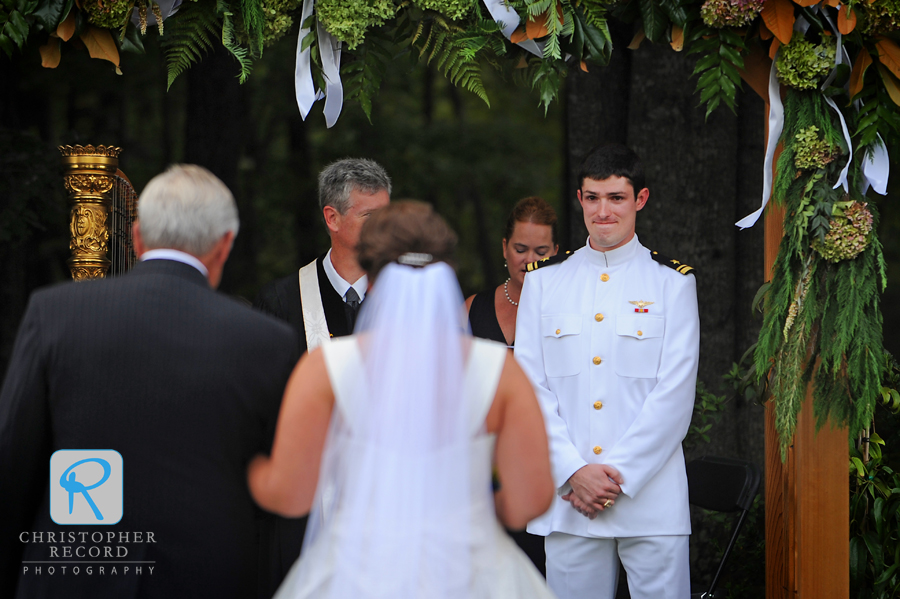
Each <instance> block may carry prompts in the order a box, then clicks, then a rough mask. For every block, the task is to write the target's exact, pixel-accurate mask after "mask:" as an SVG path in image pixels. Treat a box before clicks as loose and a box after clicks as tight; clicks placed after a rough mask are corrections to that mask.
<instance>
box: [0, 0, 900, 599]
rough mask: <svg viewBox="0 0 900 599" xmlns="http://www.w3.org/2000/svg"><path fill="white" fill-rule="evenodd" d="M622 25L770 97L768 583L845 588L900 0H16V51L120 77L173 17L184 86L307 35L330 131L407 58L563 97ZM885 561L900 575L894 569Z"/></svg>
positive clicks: (897, 121) (0, 8) (302, 48)
mask: <svg viewBox="0 0 900 599" xmlns="http://www.w3.org/2000/svg"><path fill="white" fill-rule="evenodd" d="M610 20H618V21H621V22H624V23H631V24H632V26H633V28H634V32H635V33H634V37H633V39H632V41H631V44H630V45H629V46H628V47H629V48H632V49H634V48H637V47H638V46H639V45H641V44H642V43H645V42H647V43H660V44H669V45H670V46H671V48H672V50H673V51H675V52H686V53H688V54H695V55H696V57H697V61H696V66H695V69H694V75H696V76H698V79H697V92H698V94H699V99H700V104H701V105H704V106H705V109H706V114H707V116H708V115H709V114H710V113H711V112H712V111H713V110H716V109H717V108H720V107H722V106H725V107H728V108H731V109H732V110H733V109H734V107H735V101H736V100H735V99H736V91H737V89H738V88H739V87H740V86H741V81H742V80H743V81H744V82H746V83H747V84H749V85H750V86H751V87H752V88H753V89H754V90H755V91H757V92H758V93H759V94H760V96H762V98H763V99H764V101H765V102H766V105H767V114H768V119H767V123H766V138H767V141H766V155H765V162H764V170H763V173H762V177H763V181H764V185H763V193H762V197H761V199H760V208H759V210H757V211H756V212H754V213H753V214H750V215H748V216H747V217H745V218H744V219H742V220H741V221H739V222H738V223H736V224H737V226H739V227H742V228H743V227H750V226H753V225H754V223H756V221H757V220H758V219H759V218H760V217H761V216H762V215H763V213H764V210H765V209H766V207H767V203H768V202H769V200H770V199H771V200H772V205H771V206H768V210H767V211H766V212H765V221H766V223H765V226H766V246H767V249H766V271H767V272H769V273H770V276H771V279H770V281H769V283H767V284H766V285H765V286H764V288H763V289H761V294H760V297H761V298H762V301H763V303H764V314H765V316H764V321H763V326H762V330H761V332H760V335H759V341H758V344H757V346H756V349H755V352H754V362H755V372H756V376H757V377H759V378H760V379H765V380H767V381H768V388H769V392H770V396H771V401H770V402H769V404H768V405H769V409H768V422H767V431H766V437H767V440H766V447H767V464H766V469H767V481H766V494H767V501H766V506H767V517H766V521H767V575H768V582H767V587H768V593H767V594H768V596H769V597H776V596H778V597H781V596H787V594H793V593H798V594H800V595H802V596H806V597H813V596H815V597H847V596H848V593H849V578H848V576H849V575H848V574H847V570H848V567H847V564H848V563H849V562H850V560H851V555H850V547H849V543H848V540H849V539H848V537H849V532H848V529H847V527H846V526H847V524H846V523H847V522H848V521H849V507H848V498H847V495H848V494H847V464H848V453H847V446H848V437H852V438H857V437H862V438H863V439H864V441H865V442H866V443H876V444H877V443H879V442H880V441H881V440H880V439H879V438H878V437H877V435H875V434H874V433H873V432H872V433H870V432H868V431H869V430H870V428H869V427H870V424H871V422H872V417H873V413H874V409H875V406H876V404H877V402H879V401H882V393H881V392H882V388H881V385H882V377H883V375H884V370H885V360H886V358H885V352H884V349H883V346H882V319H881V313H880V308H879V293H880V292H881V291H882V290H883V289H884V287H885V285H886V283H887V280H886V268H885V263H884V258H883V256H882V251H881V243H880V242H879V239H878V236H877V222H878V213H877V210H876V207H875V205H874V204H873V203H872V202H869V201H867V199H866V194H867V192H868V191H869V190H870V189H872V190H874V191H875V192H876V193H878V194H882V195H884V194H885V193H886V190H887V182H888V171H889V155H888V151H889V149H895V148H898V141H900V45H898V43H897V41H896V40H898V39H900V36H898V30H900V0H793V1H792V0H705V1H702V0H508V1H504V0H366V1H361V0H360V1H349V2H348V1H347V0H185V1H182V0H161V1H160V2H156V1H155V0H2V2H0V48H2V49H3V51H4V52H5V53H6V54H8V55H12V53H13V52H16V51H18V50H20V49H22V48H24V47H25V46H26V42H28V41H29V39H30V40H31V41H32V42H33V43H34V45H38V46H39V48H38V51H39V52H40V56H41V61H42V65H43V66H44V67H48V68H55V67H57V66H58V65H59V62H60V56H61V53H62V52H63V51H66V52H70V51H81V48H82V47H83V48H84V49H86V50H87V51H88V52H89V53H90V55H91V56H92V57H94V58H98V59H102V60H106V61H109V62H110V63H111V65H112V66H113V68H115V69H116V71H117V72H121V71H120V67H121V64H120V52H128V51H141V50H142V49H143V41H142V35H143V34H144V33H145V32H146V30H147V27H152V26H156V27H158V28H159V32H160V33H161V34H163V35H162V38H161V45H162V47H163V50H164V54H165V60H166V62H167V69H168V83H169V85H171V84H172V82H173V81H174V80H175V78H177V77H178V76H179V75H180V74H181V73H183V72H184V71H185V70H186V69H187V68H189V67H190V66H191V64H192V63H194V62H196V61H198V60H200V59H201V58H202V56H203V55H204V53H205V52H206V51H208V50H209V49H211V48H213V47H214V46H215V45H218V44H221V45H222V46H224V47H225V48H226V49H227V50H228V51H229V52H230V53H231V54H232V55H233V56H234V58H235V59H236V65H237V67H236V76H238V77H239V78H240V80H241V81H242V82H243V81H244V80H246V78H247V77H249V76H250V75H251V71H252V66H253V60H254V59H255V58H258V57H260V56H262V55H263V53H264V51H265V49H266V48H267V47H268V46H270V45H271V44H273V43H296V45H297V55H296V71H295V89H296V96H297V103H298V107H299V109H300V111H301V113H302V114H303V116H304V118H305V117H306V115H307V114H308V113H309V111H310V108H311V107H312V105H313V103H315V102H316V101H319V100H323V101H324V116H325V119H326V123H327V124H328V126H329V127H330V126H331V125H333V124H334V123H335V122H336V121H337V119H338V118H339V116H340V113H341V109H342V106H343V102H344V101H345V99H347V100H353V101H356V102H358V103H359V104H360V106H361V107H362V109H363V111H365V113H366V114H367V115H369V116H370V115H371V108H372V102H373V101H375V99H376V97H377V93H378V89H379V86H380V84H381V80H382V77H383V75H384V73H385V70H386V68H387V65H388V64H390V63H392V62H395V61H397V60H401V59H402V60H410V61H412V62H417V61H419V62H426V63H428V64H429V65H432V66H433V67H434V68H436V69H437V70H438V71H440V72H441V73H443V74H444V75H445V76H446V77H447V79H449V80H450V81H451V82H452V83H453V84H454V85H457V86H459V87H463V88H465V89H467V90H468V91H470V92H472V93H474V94H476V95H477V96H478V97H480V98H481V99H482V100H484V101H485V102H486V103H488V105H489V104H490V98H489V96H488V93H487V91H486V89H485V87H484V85H483V83H482V76H481V75H482V71H483V69H487V68H494V69H498V70H500V71H502V72H503V73H504V74H506V75H508V76H510V77H511V78H512V79H514V80H515V81H517V82H519V83H521V84H524V85H526V86H530V87H532V88H533V89H536V90H538V92H539V95H540V98H541V102H542V104H543V105H544V107H545V108H546V107H547V106H549V104H550V103H551V102H553V100H554V99H556V97H557V94H558V91H559V88H560V85H561V81H562V79H563V78H564V77H565V75H566V72H567V71H568V69H583V70H588V69H590V68H592V67H593V66H595V65H605V64H606V63H607V62H608V61H609V59H610V56H611V53H612V51H613V43H612V37H611V36H610V32H609V29H608V26H607V23H608V22H609V21H610ZM296 24H299V34H298V36H297V38H296V39H295V38H293V36H290V39H287V38H288V35H287V34H289V33H290V32H291V31H294V30H296V29H297V28H298V27H297V25H296ZM801 407H802V408H803V409H802V410H801ZM895 407H897V406H895ZM817 431H818V434H817ZM857 469H858V474H859V476H860V477H865V476H867V474H868V473H867V471H866V464H865V463H862V462H860V463H859V465H858V466H857ZM878 491H879V492H881V493H883V494H884V493H890V490H889V489H882V490H878ZM874 496H875V491H873V498H874ZM835 523H842V524H840V525H836V524H835ZM862 544H863V542H862V541H860V545H862ZM856 550H857V551H862V552H865V551H868V553H866V554H865V555H862V556H858V555H856V554H854V555H853V556H852V557H853V559H854V560H860V559H863V560H865V559H867V556H873V555H874V553H875V552H874V550H873V549H872V547H866V546H863V547H861V548H860V547H858V546H857V547H856ZM874 559H875V560H876V561H877V559H878V558H874ZM883 565H884V564H882V566H883ZM876 575H878V576H880V577H881V578H883V579H884V580H882V583H889V584H890V585H891V586H894V585H898V586H900V572H898V570H897V566H896V565H895V566H894V570H893V571H889V569H888V568H883V569H882V571H881V572H876Z"/></svg>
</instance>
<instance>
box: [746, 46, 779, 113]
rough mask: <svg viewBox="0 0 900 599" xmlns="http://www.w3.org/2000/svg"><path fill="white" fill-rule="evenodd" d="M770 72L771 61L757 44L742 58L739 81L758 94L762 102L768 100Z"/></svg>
mask: <svg viewBox="0 0 900 599" xmlns="http://www.w3.org/2000/svg"><path fill="white" fill-rule="evenodd" d="M771 70H772V60H771V59H770V58H767V57H766V53H765V50H763V48H762V46H760V45H759V44H754V45H753V49H752V50H750V52H749V53H748V54H747V56H745V57H744V67H743V68H741V69H738V73H740V75H741V79H743V80H744V81H746V82H747V83H748V84H749V85H750V87H751V88H752V89H753V91H755V92H756V93H757V94H759V97H760V98H762V99H763V100H764V101H766V100H768V99H769V73H770V72H771Z"/></svg>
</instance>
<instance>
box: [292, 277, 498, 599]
mask: <svg viewBox="0 0 900 599" xmlns="http://www.w3.org/2000/svg"><path fill="white" fill-rule="evenodd" d="M467 328H468V325H467V321H466V315H465V308H464V305H463V298H462V294H461V292H460V289H459V284H458V283H457V280H456V276H455V274H454V272H453V269H452V268H451V267H450V266H448V265H447V264H445V263H443V262H438V263H435V264H429V265H427V266H425V267H424V268H414V267H412V266H406V265H402V264H396V263H391V264H389V265H388V266H386V267H385V268H384V269H383V270H382V271H381V273H380V274H379V275H378V280H377V282H376V283H375V286H374V287H373V289H372V291H371V293H370V294H369V295H368V296H367V298H366V301H365V303H364V304H363V308H362V311H361V313H360V317H359V321H358V323H357V327H356V334H357V338H356V339H357V344H358V347H359V352H360V353H359V355H361V358H362V360H361V361H362V368H358V369H355V370H354V371H352V372H349V373H348V372H346V370H345V371H344V375H342V376H349V377H351V378H353V379H354V380H355V383H354V385H353V386H352V388H354V389H355V393H354V399H353V402H352V403H353V405H354V406H355V407H356V408H355V409H354V410H353V411H354V413H343V411H342V410H341V409H340V407H339V402H336V408H335V410H334V416H333V417H332V423H331V428H330V431H329V436H328V440H327V441H326V446H325V451H324V454H323V459H322V468H321V472H320V479H319V485H318V488H317V499H316V502H315V505H314V508H313V511H312V513H311V515H310V522H309V525H308V529H307V536H306V541H305V543H304V555H303V557H301V560H300V563H298V566H299V567H301V569H304V570H307V571H306V572H297V573H296V574H297V575H298V576H299V577H300V578H301V579H302V578H304V577H307V576H312V577H316V576H317V574H319V575H321V574H322V573H324V572H331V575H330V576H327V577H325V578H323V580H322V584H321V587H320V588H319V591H318V592H317V593H316V596H319V597H324V598H326V599H327V598H333V599H336V598H341V599H344V598H353V599H359V598H361V597H362V598H376V597H378V598H380V597H384V598H388V597H390V598H391V599H404V598H409V599H412V598H424V597H428V598H451V597H452V598H454V599H455V598H459V597H467V596H469V593H468V590H469V589H470V588H471V582H472V581H471V576H472V564H471V555H470V547H471V543H472V538H473V535H476V536H479V538H480V539H481V541H482V542H483V541H484V534H486V531H480V530H479V531H473V530H470V528H471V517H470V516H471V510H472V509H473V507H472V506H473V500H474V502H475V503H477V504H479V505H481V506H482V507H483V506H484V505H485V504H484V502H491V501H492V497H491V490H490V480H489V469H488V470H486V472H487V473H488V474H487V475H485V467H482V466H479V465H478V464H480V463H481V462H483V461H485V460H483V459H478V458H476V459H475V460H474V461H473V459H472V458H473V452H474V453H478V454H479V455H481V456H484V455H485V454H484V453H482V451H481V449H483V448H481V447H480V446H481V443H482V441H480V440H473V438H472V423H471V417H470V414H469V410H470V408H469V406H468V405H467V403H466V401H464V397H463V389H464V375H465V370H466V355H467V353H468V349H469V346H468V343H469V341H468V339H469V338H468V337H467V336H466V335H465V333H466V331H467ZM329 369H330V372H331V373H332V376H334V372H333V370H332V369H331V367H329ZM348 411H349V410H348ZM473 463H474V464H476V466H475V467H474V468H473V466H472V465H473ZM486 468H489V466H487V467H486ZM476 471H478V472H476ZM482 478H484V480H482ZM491 505H492V504H491Z"/></svg>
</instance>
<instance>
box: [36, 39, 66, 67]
mask: <svg viewBox="0 0 900 599" xmlns="http://www.w3.org/2000/svg"><path fill="white" fill-rule="evenodd" d="M60 43H61V42H60V41H59V38H58V37H51V38H50V39H49V40H47V43H46V44H44V45H43V46H41V47H40V48H38V52H40V53H41V66H42V67H44V68H45V69H55V68H56V67H58V66H59V58H60V52H59V44H60Z"/></svg>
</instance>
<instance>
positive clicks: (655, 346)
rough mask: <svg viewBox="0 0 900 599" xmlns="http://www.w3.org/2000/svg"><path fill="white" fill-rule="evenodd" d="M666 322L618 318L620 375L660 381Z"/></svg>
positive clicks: (618, 363) (658, 318)
mask: <svg viewBox="0 0 900 599" xmlns="http://www.w3.org/2000/svg"><path fill="white" fill-rule="evenodd" d="M665 330H666V320H665V318H663V317H661V316H630V315H623V316H619V317H617V318H616V374H618V375H619V376H627V377H631V378H639V379H650V378H656V373H657V371H658V370H659V357H660V355H661V354H662V346H663V335H664V334H665Z"/></svg>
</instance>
